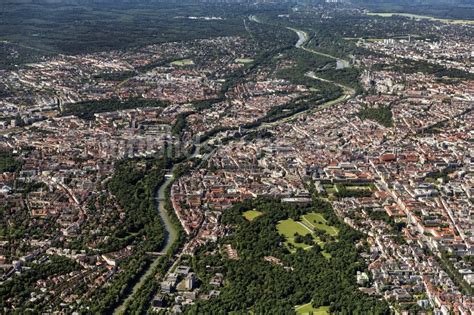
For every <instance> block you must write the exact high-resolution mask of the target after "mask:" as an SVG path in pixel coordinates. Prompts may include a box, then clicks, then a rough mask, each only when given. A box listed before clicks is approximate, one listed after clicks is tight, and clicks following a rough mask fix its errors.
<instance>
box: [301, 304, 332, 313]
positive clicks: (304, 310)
mask: <svg viewBox="0 0 474 315" xmlns="http://www.w3.org/2000/svg"><path fill="white" fill-rule="evenodd" d="M295 311H296V314H310V315H311V314H312V315H329V306H321V307H318V308H314V307H313V306H312V305H311V303H308V304H304V305H299V306H296V307H295Z"/></svg>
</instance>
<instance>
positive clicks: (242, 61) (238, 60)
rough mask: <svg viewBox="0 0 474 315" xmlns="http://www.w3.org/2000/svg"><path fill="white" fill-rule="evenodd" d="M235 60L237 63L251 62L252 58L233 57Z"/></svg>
mask: <svg viewBox="0 0 474 315" xmlns="http://www.w3.org/2000/svg"><path fill="white" fill-rule="evenodd" d="M235 62H237V63H252V62H253V59H251V58H237V59H235Z"/></svg>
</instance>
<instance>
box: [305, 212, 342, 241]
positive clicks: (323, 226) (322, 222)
mask: <svg viewBox="0 0 474 315" xmlns="http://www.w3.org/2000/svg"><path fill="white" fill-rule="evenodd" d="M302 220H303V223H305V224H306V225H308V226H309V227H312V228H313V229H318V230H322V231H324V232H326V233H327V234H329V235H331V236H337V234H338V233H339V230H338V229H337V228H336V227H334V226H331V225H328V224H327V221H326V219H325V218H324V217H323V215H322V214H321V213H315V212H311V213H308V214H305V215H304V216H303V217H302Z"/></svg>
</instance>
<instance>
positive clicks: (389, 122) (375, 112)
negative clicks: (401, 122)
mask: <svg viewBox="0 0 474 315" xmlns="http://www.w3.org/2000/svg"><path fill="white" fill-rule="evenodd" d="M358 116H359V118H360V119H362V120H365V119H369V120H373V121H376V122H378V123H379V124H381V125H382V126H385V127H393V114H392V110H391V109H390V106H379V107H367V106H364V107H363V108H361V109H360V110H359V113H358Z"/></svg>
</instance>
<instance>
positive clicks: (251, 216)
mask: <svg viewBox="0 0 474 315" xmlns="http://www.w3.org/2000/svg"><path fill="white" fill-rule="evenodd" d="M262 214H263V213H262V212H260V211H257V210H249V211H245V212H244V213H242V215H243V216H244V218H245V219H246V220H247V221H253V220H255V219H256V218H258V217H259V216H261V215H262Z"/></svg>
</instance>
